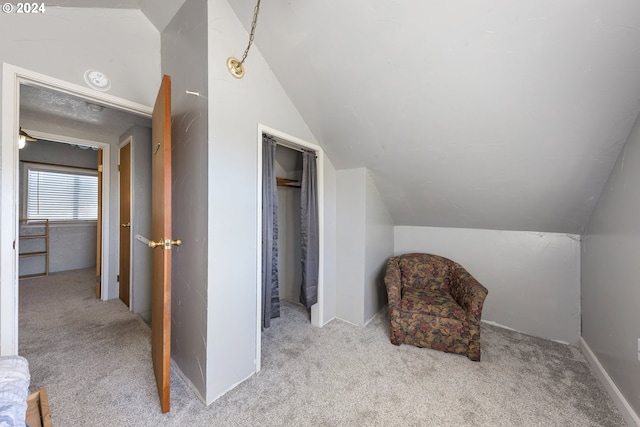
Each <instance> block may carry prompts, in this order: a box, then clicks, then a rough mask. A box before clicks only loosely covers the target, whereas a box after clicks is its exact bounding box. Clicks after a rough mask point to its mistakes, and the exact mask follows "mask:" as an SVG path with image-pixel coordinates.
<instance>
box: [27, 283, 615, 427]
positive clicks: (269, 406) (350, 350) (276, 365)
mask: <svg viewBox="0 0 640 427" xmlns="http://www.w3.org/2000/svg"><path fill="white" fill-rule="evenodd" d="M92 277H93V272H92V271H91V270H78V271H73V272H66V273H58V274H52V275H50V276H49V277H48V278H42V279H30V280H25V281H22V282H21V283H20V354H21V355H22V356H24V357H26V358H27V359H28V360H29V362H30V367H31V375H32V389H37V388H39V387H46V388H47V390H48V392H49V399H50V403H51V412H52V418H53V421H54V425H55V426H56V427H67V426H86V427H91V426H185V427H187V426H388V425H402V426H580V427H584V426H624V425H625V422H624V420H623V418H622V417H621V416H620V414H619V413H618V412H617V410H616V408H615V406H614V405H613V402H612V401H611V400H610V398H609V397H608V395H607V394H606V392H605V391H604V389H603V388H602V386H601V384H600V383H599V382H598V380H597V379H596V377H595V376H594V375H593V374H592V372H591V371H590V368H589V366H588V364H587V362H586V361H585V359H584V358H583V356H582V355H581V353H580V351H579V349H577V348H575V347H572V346H567V345H563V344H558V343H554V342H550V341H546V340H542V339H539V338H534V337H531V336H527V335H524V334H520V333H516V332H512V331H508V330H505V329H501V328H497V327H493V326H490V325H483V329H482V362H480V363H476V362H471V361H469V360H468V359H467V358H466V357H463V356H457V355H452V354H446V353H441V352H437V351H433V350H428V349H420V348H415V347H411V346H407V345H402V346H400V347H396V346H394V345H391V344H390V343H389V338H388V326H387V322H388V319H387V315H386V313H385V312H381V313H380V314H379V315H378V316H377V317H376V318H375V319H374V320H373V321H372V322H371V323H370V324H369V325H367V326H366V327H364V328H360V327H356V326H353V325H350V324H347V323H344V322H341V321H333V322H331V323H329V324H328V325H326V326H325V327H323V328H315V327H313V326H311V325H310V324H309V320H308V316H307V313H306V311H305V310H304V309H303V308H302V307H301V306H299V305H296V304H290V303H285V304H283V313H282V317H281V318H279V319H274V320H273V322H272V326H271V328H270V329H268V330H267V331H266V332H264V333H263V341H262V342H263V360H262V366H263V368H262V371H261V372H260V373H258V374H257V375H255V376H253V377H252V378H250V379H249V380H247V381H245V382H244V383H242V384H240V385H239V386H238V387H236V388H235V389H233V390H232V391H230V392H229V393H227V394H226V395H225V396H223V397H222V398H220V399H219V400H217V401H216V402H214V403H213V404H212V405H210V406H209V407H206V406H205V405H204V404H203V403H202V402H201V401H200V400H198V399H197V398H196V397H195V395H194V394H193V393H192V392H191V391H190V389H189V388H188V387H187V386H186V385H185V383H184V381H182V379H181V378H179V377H178V376H177V375H175V374H172V385H171V393H172V398H171V412H170V413H169V414H166V415H162V414H160V409H159V404H158V398H157V395H156V387H155V382H154V379H153V372H152V368H151V358H150V329H149V327H148V326H147V325H146V324H145V323H144V322H143V321H142V319H141V318H139V317H138V316H137V315H135V314H131V313H130V312H129V311H128V309H127V308H126V307H125V306H124V305H123V304H122V303H121V302H120V301H119V300H113V301H108V302H100V301H96V300H95V298H94V297H93V284H92Z"/></svg>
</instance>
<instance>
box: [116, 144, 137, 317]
mask: <svg viewBox="0 0 640 427" xmlns="http://www.w3.org/2000/svg"><path fill="white" fill-rule="evenodd" d="M127 144H131V146H130V147H129V219H130V222H131V223H133V136H132V135H130V136H128V137H127V138H126V139H125V140H124V141H123V142H121V143H120V144H118V165H120V164H121V163H122V162H121V159H120V151H121V150H122V147H124V146H125V145H127ZM120 177H121V175H120V173H118V203H117V207H116V210H117V211H118V233H117V235H118V262H117V263H116V265H117V267H116V271H117V272H118V273H117V274H119V273H120V226H121V225H120V222H119V221H120V199H121V197H122V194H120ZM132 227H133V226H132ZM129 230H130V232H131V230H133V228H131V229H129ZM130 234H131V233H130ZM134 240H135V239H134V238H133V234H131V238H130V239H129V310H130V311H133V283H132V279H133V274H132V271H133V265H132V263H131V261H132V260H133V248H132V247H133V241H134ZM119 288H120V286H119V284H118V289H119ZM118 296H119V295H118Z"/></svg>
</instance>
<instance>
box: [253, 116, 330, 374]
mask: <svg viewBox="0 0 640 427" xmlns="http://www.w3.org/2000/svg"><path fill="white" fill-rule="evenodd" d="M258 139H259V140H258V160H259V161H258V199H259V200H258V202H259V203H258V248H257V249H258V260H259V262H258V304H257V313H258V324H257V334H256V336H257V353H258V355H257V356H258V357H257V358H256V365H257V369H256V370H257V371H258V370H260V351H261V350H260V346H261V334H262V331H264V330H266V329H268V328H269V327H270V326H271V322H272V320H273V321H275V319H277V318H278V317H280V316H281V313H284V312H285V311H286V310H283V307H285V306H286V307H295V310H297V311H300V310H304V311H306V313H307V319H308V320H307V321H308V322H310V323H311V324H312V325H315V326H322V324H323V322H322V304H323V298H322V297H323V293H322V289H323V286H322V276H323V274H322V269H323V259H322V258H323V257H322V250H323V238H322V231H323V216H322V203H323V182H322V178H323V177H322V160H323V159H322V157H323V152H322V149H321V148H320V147H319V146H317V145H315V144H311V143H308V142H305V141H302V140H300V139H297V138H294V137H291V136H289V135H286V134H283V133H281V132H278V131H276V130H274V129H269V128H267V127H264V126H259V133H258ZM286 307H285V308H286ZM289 310H290V308H289ZM298 319H299V317H298ZM298 321H299V320H298Z"/></svg>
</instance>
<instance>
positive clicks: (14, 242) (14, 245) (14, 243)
mask: <svg viewBox="0 0 640 427" xmlns="http://www.w3.org/2000/svg"><path fill="white" fill-rule="evenodd" d="M13 250H14V251H15V250H16V241H15V240H14V241H13Z"/></svg>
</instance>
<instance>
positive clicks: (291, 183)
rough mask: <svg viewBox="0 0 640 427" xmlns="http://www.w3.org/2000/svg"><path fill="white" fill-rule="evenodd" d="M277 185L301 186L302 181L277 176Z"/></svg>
mask: <svg viewBox="0 0 640 427" xmlns="http://www.w3.org/2000/svg"><path fill="white" fill-rule="evenodd" d="M276 185H277V186H278V187H290V188H300V181H297V180H295V179H289V178H278V177H276Z"/></svg>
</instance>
